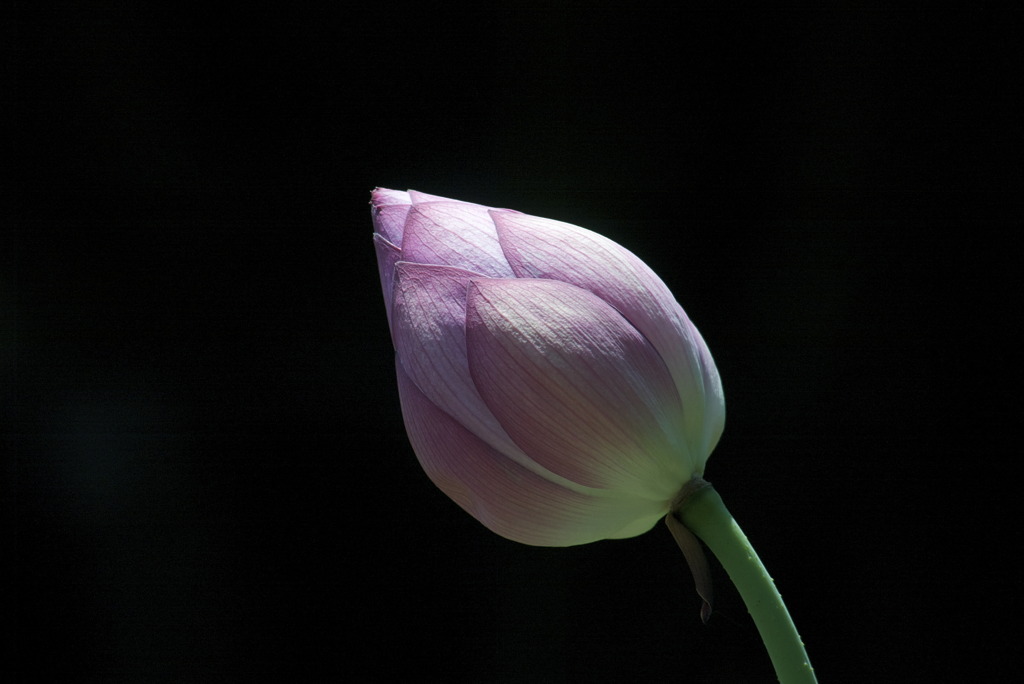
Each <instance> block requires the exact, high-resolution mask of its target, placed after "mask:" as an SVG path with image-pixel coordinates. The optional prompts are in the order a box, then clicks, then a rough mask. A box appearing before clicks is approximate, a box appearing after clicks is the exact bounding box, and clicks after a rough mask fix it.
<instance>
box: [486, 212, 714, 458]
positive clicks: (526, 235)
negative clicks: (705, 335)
mask: <svg viewBox="0 0 1024 684" xmlns="http://www.w3.org/2000/svg"><path fill="white" fill-rule="evenodd" d="M492 217H493V219H494V222H495V225H496V227H497V232H498V237H499V241H500V244H501V246H502V249H503V250H504V253H505V256H506V258H507V260H508V262H509V264H510V266H511V267H512V270H513V272H514V273H515V275H516V277H518V278H550V279H554V280H560V281H563V282H567V283H571V284H573V285H576V286H578V287H581V288H583V289H585V290H589V291H590V292H593V293H594V294H596V295H598V296H599V297H601V298H602V299H603V300H605V301H606V302H608V303H609V304H611V305H612V306H613V307H615V308H616V309H617V310H618V311H619V312H621V313H622V315H623V316H625V317H626V318H627V319H628V320H629V321H630V323H632V324H633V325H634V326H635V327H636V328H637V329H638V330H639V331H640V332H641V333H643V335H644V336H645V337H646V338H647V339H648V340H650V341H651V344H653V345H654V347H655V348H656V349H657V350H658V352H659V353H660V354H661V356H662V357H663V358H664V359H665V363H666V364H667V365H668V367H669V370H670V371H671V373H672V377H673V379H674V380H675V383H676V387H677V388H678V390H679V395H680V397H682V402H683V411H684V421H685V426H686V435H687V439H688V441H689V444H690V448H691V450H692V452H693V453H694V455H695V457H696V458H699V459H702V460H701V465H700V469H699V471H698V472H702V471H703V462H704V461H705V460H706V459H707V456H708V455H709V454H710V453H711V450H712V449H713V448H714V446H715V444H716V443H717V442H718V438H719V436H721V433H722V428H723V427H724V423H725V399H724V394H723V393H722V386H721V381H720V380H719V377H718V371H717V370H716V368H715V364H714V361H713V360H712V358H711V353H710V352H709V351H708V348H707V346H706V345H705V343H704V340H703V339H702V338H701V336H700V334H699V333H698V332H697V329H696V328H695V327H694V326H693V324H692V323H691V322H690V320H689V318H687V316H686V314H685V313H684V312H683V309H682V307H680V306H679V304H678V303H677V302H676V300H675V298H674V297H673V296H672V293H671V292H670V291H669V289H668V287H666V286H665V283H664V282H662V280H661V279H660V278H659V277H658V276H657V275H656V274H655V273H654V272H653V271H652V270H651V269H650V268H649V267H648V266H647V265H646V264H645V263H644V262H642V261H641V260H640V259H638V258H637V257H636V256H635V255H634V254H633V253H632V252H629V251H628V250H626V249H624V248H623V247H621V246H620V245H618V244H616V243H615V242H613V241H611V240H609V239H608V238H605V237H603V236H601V235H598V234H597V233H594V232H592V231H589V230H586V229H584V228H580V227H579V226H574V225H571V224H568V223H562V222H560V221H552V220H550V219H544V218H538V217H535V216H528V215H526V214H513V213H507V212H493V213H492Z"/></svg>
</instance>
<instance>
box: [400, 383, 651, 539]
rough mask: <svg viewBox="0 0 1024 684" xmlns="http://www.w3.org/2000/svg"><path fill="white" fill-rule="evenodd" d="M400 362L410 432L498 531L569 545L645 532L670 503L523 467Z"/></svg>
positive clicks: (437, 479) (432, 471) (453, 487)
mask: <svg viewBox="0 0 1024 684" xmlns="http://www.w3.org/2000/svg"><path fill="white" fill-rule="evenodd" d="M397 366H398V369H397V370H398V389H399V395H400V397H401V401H402V414H403V416H404V417H405V425H406V430H407V432H408V435H409V441H410V442H411V443H412V446H413V450H414V451H415V452H416V457H417V458H418V459H419V462H420V464H421V465H422V466H423V470H424V471H425V472H426V473H427V476H428V477H430V479H431V480H432V481H433V482H434V484H435V485H437V486H438V488H440V489H441V491H443V492H444V493H445V494H447V495H448V496H449V497H450V498H451V499H452V500H454V501H455V502H456V503H457V504H458V505H459V506H461V507H462V508H463V509H464V510H466V511H467V512H468V513H469V514H470V515H472V516H473V517H475V518H476V519H477V520H479V521H480V522H481V523H483V524H484V525H485V526H486V527H488V528H489V529H490V530H492V531H493V532H496V533H497V534H500V535H501V536H503V537H505V538H507V539H511V540H513V541H517V542H521V543H523V544H533V545H536V546H572V545H575V544H586V543H589V542H592V541H597V540H599V539H609V538H623V537H631V536H635V535H638V534H642V533H644V532H646V531H647V530H649V529H650V528H651V527H653V526H654V524H655V523H656V522H657V521H658V519H660V518H661V517H662V516H664V515H665V512H666V510H667V508H666V507H664V506H660V505H658V504H656V503H653V502H650V501H645V500H643V499H638V498H627V497H611V496H590V495H587V494H583V493H580V492H576V491H573V490H571V489H567V488H565V487H562V486H560V485H558V484H555V483H553V482H551V481H549V480H547V479H545V478H544V477H541V476H540V475H538V474H536V473H534V472H531V471H530V470H528V469H526V468H524V467H523V466H521V465H519V464H518V463H516V462H515V461H512V460H511V459H509V458H507V457H506V456H504V455H503V454H501V453H500V452H498V451H496V450H495V449H493V448H491V447H490V446H488V445H487V444H486V443H485V442H483V441H482V440H480V439H479V438H478V437H476V436H475V435H473V434H472V433H471V432H469V431H468V430H466V429H465V428H464V427H463V426H462V425H461V424H459V422H458V421H456V420H454V419H453V418H452V417H451V416H449V415H448V414H447V413H445V412H444V411H442V410H440V409H438V408H437V406H435V405H434V404H433V403H432V402H431V401H430V400H429V399H427V397H426V396H424V394H423V393H422V392H420V390H419V389H418V388H417V386H416V385H415V383H413V382H412V380H411V379H410V378H409V377H408V376H407V375H406V374H405V371H404V369H403V367H402V364H400V363H399V364H397Z"/></svg>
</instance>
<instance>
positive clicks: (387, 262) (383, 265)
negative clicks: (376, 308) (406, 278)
mask: <svg viewBox="0 0 1024 684" xmlns="http://www.w3.org/2000/svg"><path fill="white" fill-rule="evenodd" d="M373 247H374V249H376V250H377V270H378V271H380V286H381V289H382V290H383V291H384V308H385V309H386V310H387V315H388V327H389V328H391V327H392V325H391V300H392V297H393V295H392V290H393V289H394V282H395V264H397V263H398V262H399V261H400V260H401V258H402V250H400V249H399V248H398V247H396V246H395V245H393V244H391V243H390V242H388V240H387V239H386V238H384V237H383V236H382V235H380V234H379V233H374V234H373ZM392 330H393V328H392ZM391 341H392V342H394V332H392V333H391Z"/></svg>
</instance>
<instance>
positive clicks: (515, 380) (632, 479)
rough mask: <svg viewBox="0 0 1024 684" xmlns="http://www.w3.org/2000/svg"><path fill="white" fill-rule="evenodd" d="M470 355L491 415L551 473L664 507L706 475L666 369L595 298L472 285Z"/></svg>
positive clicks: (553, 286) (553, 288)
mask: <svg viewBox="0 0 1024 684" xmlns="http://www.w3.org/2000/svg"><path fill="white" fill-rule="evenodd" d="M466 343H467V350H468V359H469V369H470V373H471V375H472V378H473V381H474V383H475V384H476V387H477V390H478V391H479V393H480V395H481V396H482V397H483V400H484V401H485V402H486V404H487V406H488V408H489V409H490V410H491V413H493V414H494V415H495V416H496V417H497V419H498V422H499V423H500V424H501V426H502V427H503V428H504V429H505V431H506V432H507V433H508V435H509V436H510V437H511V438H512V440H513V441H515V443H516V444H517V445H518V446H519V447H520V448H521V449H522V450H523V451H524V452H526V453H527V454H528V455H529V456H530V457H531V458H532V459H533V460H534V461H536V462H537V463H539V464H540V465H542V466H543V467H544V468H546V469H548V470H550V471H552V472H554V473H557V474H558V475H561V476H563V477H565V478H567V479H569V480H571V481H573V482H577V483H579V484H583V485H586V486H588V487H597V488H604V489H611V490H614V491H620V492H627V493H629V494H631V495H636V496H641V497H644V498H650V499H652V500H665V501H667V500H669V499H671V498H672V496H674V495H675V493H676V492H677V491H678V490H679V488H680V487H681V486H682V485H683V484H684V483H685V482H687V481H688V480H689V479H690V478H691V477H692V476H693V475H694V474H695V470H694V467H695V464H694V463H692V462H691V460H690V457H689V452H688V450H687V449H686V446H685V445H684V444H683V443H682V434H681V433H680V428H681V426H680V425H679V424H678V420H679V418H680V416H681V415H682V407H681V406H680V403H679V395H678V393H677V391H676V389H675V385H674V383H673V382H672V377H671V375H670V374H669V371H668V369H667V368H666V366H665V363H664V361H663V360H662V358H661V357H660V356H659V355H658V353H657V352H656V351H655V349H654V347H652V346H651V344H650V343H649V342H648V341H647V340H646V339H645V338H644V336H643V335H641V334H640V333H639V332H638V331H637V330H636V329H635V328H634V327H633V326H632V325H630V324H629V322H628V321H626V320H625V319H624V318H623V317H622V315H621V314H619V312H617V311H616V310H615V309H613V308H612V307H611V306H609V305H608V304H607V303H605V302H604V301H603V300H602V299H600V298H599V297H597V296H596V295H594V294H592V293H590V292H587V291H586V290H583V289H580V288H578V287H575V286H573V285H568V284H566V283H561V282H557V281H553V280H532V279H527V280H474V281H471V282H470V286H469V293H468V305H467V317H466Z"/></svg>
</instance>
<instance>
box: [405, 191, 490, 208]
mask: <svg viewBox="0 0 1024 684" xmlns="http://www.w3.org/2000/svg"><path fill="white" fill-rule="evenodd" d="M409 200H410V201H411V202H412V203H413V204H425V203H427V202H455V203H456V204H472V202H466V201H463V200H457V199H451V198H450V197H441V196H440V195H431V194H428V193H426V192H420V191H419V190H410V191H409ZM477 206H479V205H477Z"/></svg>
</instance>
